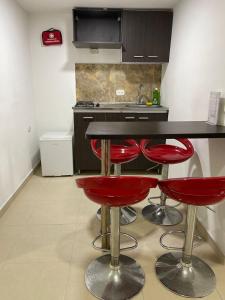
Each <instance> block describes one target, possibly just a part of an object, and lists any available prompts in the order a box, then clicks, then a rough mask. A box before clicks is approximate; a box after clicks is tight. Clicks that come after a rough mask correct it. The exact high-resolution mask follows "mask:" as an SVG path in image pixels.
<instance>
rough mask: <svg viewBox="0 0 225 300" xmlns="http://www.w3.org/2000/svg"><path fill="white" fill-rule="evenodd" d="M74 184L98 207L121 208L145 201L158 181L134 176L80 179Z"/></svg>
mask: <svg viewBox="0 0 225 300" xmlns="http://www.w3.org/2000/svg"><path fill="white" fill-rule="evenodd" d="M76 182H77V185H78V187H80V188H83V189H84V192H85V194H86V195H87V197H88V198H89V199H90V200H92V201H94V202H96V203H98V204H100V205H106V206H113V207H123V206H127V205H132V204H135V203H138V202H140V201H142V200H143V199H145V198H146V197H147V196H148V193H149V189H150V188H152V187H156V185H157V182H158V180H157V179H156V178H148V177H136V176H126V177H124V176H118V177H116V176H110V177H109V176H105V177H104V176H102V177H87V178H81V179H77V180H76Z"/></svg>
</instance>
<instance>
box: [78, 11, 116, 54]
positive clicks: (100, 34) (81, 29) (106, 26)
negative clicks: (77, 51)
mask: <svg viewBox="0 0 225 300" xmlns="http://www.w3.org/2000/svg"><path fill="white" fill-rule="evenodd" d="M73 27H74V28H73V32H74V34H73V35H74V44H75V46H76V47H78V48H112V49H113V48H121V10H119V9H101V8H92V9H91V8H79V9H74V10H73Z"/></svg>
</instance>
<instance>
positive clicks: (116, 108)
mask: <svg viewBox="0 0 225 300" xmlns="http://www.w3.org/2000/svg"><path fill="white" fill-rule="evenodd" d="M73 111H74V112H79V113H87V112H89V113H98V112H99V113H132V112H133V113H168V111H169V109H168V108H167V107H164V106H160V107H152V106H150V107H148V106H140V107H138V106H135V103H129V104H127V103H126V104H124V103H115V104H100V106H99V107H96V106H95V107H75V106H74V107H73Z"/></svg>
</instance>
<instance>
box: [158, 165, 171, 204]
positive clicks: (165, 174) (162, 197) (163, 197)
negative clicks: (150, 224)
mask: <svg viewBox="0 0 225 300" xmlns="http://www.w3.org/2000/svg"><path fill="white" fill-rule="evenodd" d="M168 174H169V165H165V164H164V165H163V167H162V180H164V179H168ZM160 205H161V206H165V205H166V195H165V194H164V193H163V192H161V195H160Z"/></svg>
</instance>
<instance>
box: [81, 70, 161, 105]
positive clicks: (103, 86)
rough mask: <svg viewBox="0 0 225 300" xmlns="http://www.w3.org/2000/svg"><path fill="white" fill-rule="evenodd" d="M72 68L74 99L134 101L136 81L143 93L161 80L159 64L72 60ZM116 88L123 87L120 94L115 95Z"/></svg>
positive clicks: (150, 91) (136, 92) (135, 98)
mask: <svg viewBox="0 0 225 300" xmlns="http://www.w3.org/2000/svg"><path fill="white" fill-rule="evenodd" d="M75 68H76V99H77V101H80V100H92V101H96V102H136V101H137V97H138V90H139V86H140V84H142V85H143V88H142V92H143V94H144V95H146V96H147V97H150V96H151V93H152V89H153V88H155V87H157V88H160V84H161V69H162V67H161V65H159V64H151V65H148V64H76V65H75ZM116 90H124V92H125V94H124V96H117V95H116Z"/></svg>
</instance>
